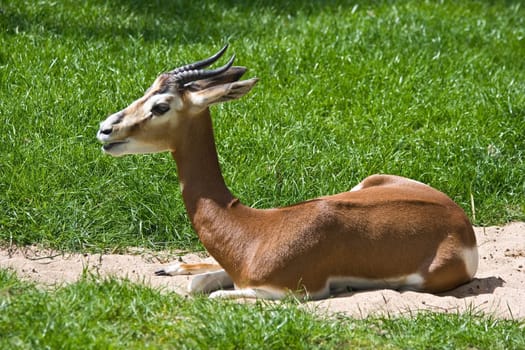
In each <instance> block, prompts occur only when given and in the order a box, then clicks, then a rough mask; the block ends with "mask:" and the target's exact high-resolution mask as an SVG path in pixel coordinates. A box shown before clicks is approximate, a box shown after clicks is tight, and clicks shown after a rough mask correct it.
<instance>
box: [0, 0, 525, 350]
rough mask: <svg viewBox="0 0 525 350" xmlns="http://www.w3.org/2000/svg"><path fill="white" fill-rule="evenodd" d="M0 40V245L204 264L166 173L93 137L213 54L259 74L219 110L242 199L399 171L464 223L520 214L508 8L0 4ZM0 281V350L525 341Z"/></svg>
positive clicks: (340, 186)
mask: <svg viewBox="0 0 525 350" xmlns="http://www.w3.org/2000/svg"><path fill="white" fill-rule="evenodd" d="M0 28H2V29H1V30H0V121H1V123H0V135H2V136H1V137H0V152H1V154H2V157H1V160H0V244H6V243H15V244H22V245H23V244H33V243H40V244H43V245H44V246H49V247H53V248H55V249H64V250H73V251H89V250H91V251H92V250H113V251H114V250H118V249H119V248H124V247H128V246H142V247H145V248H149V249H163V248H167V247H169V248H180V249H202V248H201V246H200V244H199V243H198V240H197V238H196V235H195V234H194V232H193V231H192V229H191V226H190V224H189V222H188V219H187V217H186V214H185V212H184V207H183V203H182V201H181V197H180V193H179V186H178V183H177V173H176V169H175V165H174V162H173V161H172V160H171V157H170V156H169V155H168V154H159V155H153V156H133V157H125V158H121V159H113V158H110V157H107V156H104V155H103V154H102V153H101V151H100V145H99V144H98V143H97V141H96V138H95V134H96V131H97V129H98V123H99V122H100V121H102V120H103V119H105V117H106V116H107V115H109V114H110V113H113V112H115V111H118V110H120V109H122V108H123V107H125V106H127V105H128V104H129V103H130V102H131V101H133V100H134V99H136V98H138V97H140V96H141V95H142V94H143V92H144V90H145V89H146V88H147V87H148V86H149V85H150V84H151V83H152V82H153V80H154V79H155V77H156V76H157V74H159V73H160V72H162V71H166V70H168V69H171V68H173V67H175V66H177V65H180V64H183V63H186V62H189V61H192V60H196V59H199V58H202V57H205V56H207V55H209V54H211V53H213V52H215V51H216V50H217V49H218V48H219V47H221V46H222V45H223V44H224V43H226V42H229V43H230V45H231V46H230V47H231V48H230V50H231V52H234V53H235V54H236V55H237V64H240V65H245V66H247V67H249V69H250V71H249V72H248V74H247V76H258V77H260V78H261V81H260V83H259V84H258V85H257V87H256V88H255V90H254V91H253V92H252V93H250V94H249V95H248V96H247V97H245V98H243V99H241V100H239V101H236V102H233V103H229V104H224V105H221V106H218V107H214V108H213V110H212V113H213V115H214V121H215V131H216V137H217V146H218V151H219V153H220V161H221V164H222V168H223V172H224V175H225V178H226V181H227V183H228V184H229V186H230V187H231V189H232V191H233V193H234V194H235V195H237V196H238V197H239V198H240V199H241V200H242V201H243V202H244V203H246V204H249V205H254V206H256V207H260V208H263V207H272V206H281V205H287V204H291V203H294V202H297V201H301V200H306V199H309V198H312V197H315V196H319V195H325V194H331V193H336V192H341V191H345V190H348V189H349V188H351V187H352V186H354V185H355V184H357V183H358V182H359V181H360V180H361V179H363V178H364V177H366V176H367V175H370V174H373V173H391V174H398V175H403V176H407V177H411V178H413V179H416V180H419V181H423V182H426V183H428V184H430V185H432V186H434V187H436V188H438V189H440V190H442V191H444V192H445V193H447V194H448V195H449V196H450V197H452V198H453V199H454V200H455V201H457V202H458V203H459V204H460V205H461V206H462V207H463V208H464V209H465V211H466V212H467V214H468V215H469V216H470V217H471V219H472V221H473V222H474V224H476V225H492V224H499V223H505V222H508V221H512V220H525V176H524V174H525V164H524V159H525V142H524V141H523V135H525V60H524V59H523V58H524V57H525V7H523V6H522V5H521V3H520V2H519V1H503V0H502V1H498V0H495V1H481V0H479V1H468V2H467V1H465V2H451V1H415V0H414V1H386V0H385V1H370V2H355V1H352V2H351V1H342V0H334V1H299V0H297V1H286V4H278V3H277V2H272V1H267V0H256V1H251V2H238V1H233V0H223V1H220V0H217V1H213V2H210V1H206V2H198V1H194V2H183V1H176V0H175V1H172V0H158V1H138V0H137V1H119V0H116V1H102V0H88V1H81V2H79V1H45V0H44V1H38V2H31V1H21V0H11V1H2V0H0ZM471 199H473V201H474V208H475V217H474V211H473V207H472V205H471ZM0 276H1V278H2V279H1V281H2V282H1V283H2V284H1V287H0V308H1V310H0V332H1V333H0V343H1V344H0V348H10V347H14V348H46V347H50V348H79V347H82V348H86V347H87V348H89V347H92V348H111V347H113V348H124V347H128V348H129V347H131V348H140V347H151V348H158V347H175V348H183V347H187V348H194V347H197V348H198V347H201V348H205V347H207V346H209V345H210V344H213V345H215V346H216V347H217V348H241V347H242V348H249V347H250V346H253V347H255V348H260V347H262V346H265V347H274V348H279V347H281V345H283V344H292V347H294V346H295V347H297V348H308V347H319V348H323V347H324V348H338V347H339V348H356V347H364V348H366V347H370V348H377V347H381V348H393V349H395V348H451V349H452V348H454V349H455V348H479V349H485V348H487V349H488V348H490V349H498V348H523V347H525V344H524V340H523V324H522V323H518V322H511V321H509V322H507V321H497V320H494V319H492V318H490V317H478V316H477V315H475V314H465V315H440V314H421V315H417V316H413V317H409V318H400V319H397V318H383V319H377V318H371V319H367V320H364V321H356V320H351V319H347V318H341V319H334V318H320V317H316V316H313V315H312V314H311V313H310V312H305V311H301V310H302V309H300V308H297V305H295V304H293V303H284V304H282V305H279V304H277V305H275V304H265V303H256V304H255V305H238V304H235V303H222V302H221V303H219V302H216V301H208V300H205V299H200V298H197V299H194V300H191V301H186V300H184V299H182V298H180V297H178V296H176V295H172V294H160V293H158V292H157V291H154V290H150V289H147V288H144V287H140V286H137V285H133V284H131V283H128V282H126V281H93V280H90V279H89V278H87V279H85V280H82V281H80V282H79V283H75V284H72V285H70V286H67V287H61V288H56V289H52V290H40V289H38V288H36V287H35V286H32V285H28V284H26V283H22V282H20V281H19V280H17V279H16V278H15V277H13V276H11V275H9V274H6V273H5V271H1V270H0ZM252 344H253V345H252ZM81 345H82V346H81ZM84 345H85V346H84Z"/></svg>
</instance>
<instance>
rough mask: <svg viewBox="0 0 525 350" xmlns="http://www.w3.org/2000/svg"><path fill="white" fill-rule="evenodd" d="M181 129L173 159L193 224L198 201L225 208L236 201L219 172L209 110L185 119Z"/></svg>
mask: <svg viewBox="0 0 525 350" xmlns="http://www.w3.org/2000/svg"><path fill="white" fill-rule="evenodd" d="M181 127H182V128H181V129H182V130H181V131H182V133H184V135H183V137H177V140H175V143H176V144H175V151H174V152H172V156H173V158H174V159H175V162H176V163H177V169H178V176H179V182H180V186H181V190H182V197H183V200H184V204H185V206H186V210H187V211H188V215H189V216H190V219H191V220H192V222H193V223H195V222H194V217H195V213H196V211H197V209H198V206H199V203H200V202H201V201H211V202H212V203H214V204H215V205H217V206H218V207H222V208H225V207H228V206H229V205H231V204H232V203H234V202H235V201H236V199H235V198H234V197H233V195H232V194H231V193H230V191H229V190H228V188H227V187H226V184H225V182H224V178H223V176H222V173H221V170H220V166H219V160H218V157H217V150H216V148H215V140H214V137H213V128H212V121H211V117H210V111H209V109H208V108H206V109H205V110H204V111H203V112H201V115H197V116H194V117H192V118H188V120H185V121H184V125H181Z"/></svg>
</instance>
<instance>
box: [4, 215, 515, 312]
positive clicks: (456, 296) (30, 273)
mask: <svg viewBox="0 0 525 350" xmlns="http://www.w3.org/2000/svg"><path fill="white" fill-rule="evenodd" d="M475 230H476V236H477V239H478V245H479V253H480V264H479V269H478V273H477V274H476V278H475V279H474V280H473V281H472V282H470V283H468V284H466V285H463V286H461V287H459V288H457V289H455V290H452V291H450V292H447V293H444V294H441V295H433V294H427V293H416V292H398V291H394V290H374V291H361V292H352V293H346V294H339V295H335V296H333V297H332V298H329V299H325V300H321V301H312V302H308V303H305V306H306V307H308V308H309V307H311V308H312V309H313V310H317V311H323V312H325V311H328V312H342V313H345V314H348V315H351V316H353V317H366V316H368V315H372V314H375V315H377V314H383V315H384V314H389V315H400V314H414V313H415V312H418V311H421V310H430V311H437V312H448V313H455V312H462V311H465V310H473V311H474V312H483V313H485V314H490V315H493V316H495V317H498V318H507V319H522V320H523V319H525V223H523V222H518V223H511V224H508V225H506V226H503V227H478V228H475ZM176 260H181V261H184V262H199V261H203V260H206V261H212V260H211V258H208V257H205V256H203V255H198V254H186V255H182V256H178V255H177V254H176V253H167V252H148V251H141V250H139V249H137V250H133V251H131V254H129V255H114V254H94V255H90V254H66V253H60V252H53V251H49V250H43V249H39V248H37V247H25V248H20V249H13V248H11V249H9V248H4V249H2V250H0V268H7V269H12V270H14V271H16V272H17V274H18V276H20V277H21V278H23V279H29V280H32V281H36V282H38V283H41V284H43V285H48V286H53V285H60V284H63V283H70V282H74V281H76V280H78V278H79V277H80V276H81V275H82V273H83V271H86V270H88V271H90V272H92V273H95V274H99V275H101V276H116V277H125V278H128V279H130V280H132V281H136V282H139V283H145V284H146V285H149V286H152V287H156V288H161V289H162V290H164V291H171V292H176V293H180V294H186V286H187V284H188V282H189V280H190V278H191V277H190V276H175V277H165V276H155V275H154V271H155V270H157V269H159V268H161V267H162V266H164V264H167V263H169V262H172V261H176Z"/></svg>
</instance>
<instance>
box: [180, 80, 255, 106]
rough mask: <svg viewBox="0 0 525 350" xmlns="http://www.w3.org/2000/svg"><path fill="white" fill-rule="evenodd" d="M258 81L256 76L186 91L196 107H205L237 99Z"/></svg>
mask: <svg viewBox="0 0 525 350" xmlns="http://www.w3.org/2000/svg"><path fill="white" fill-rule="evenodd" d="M257 81H259V79H258V78H252V79H248V80H242V81H236V82H234V83H230V84H222V85H216V86H212V87H209V88H207V89H203V90H199V91H187V94H188V99H189V100H190V101H191V104H192V105H193V106H194V107H197V108H206V107H208V106H209V105H212V104H214V103H220V102H226V101H230V100H235V99H238V98H240V97H242V96H244V95H246V94H247V93H248V92H249V91H250V90H251V89H252V87H253V86H254V85H255V84H256V83H257Z"/></svg>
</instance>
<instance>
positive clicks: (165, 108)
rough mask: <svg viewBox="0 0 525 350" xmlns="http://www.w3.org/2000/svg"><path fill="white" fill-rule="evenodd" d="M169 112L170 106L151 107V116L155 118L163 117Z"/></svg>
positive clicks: (160, 104) (162, 104)
mask: <svg viewBox="0 0 525 350" xmlns="http://www.w3.org/2000/svg"><path fill="white" fill-rule="evenodd" d="M169 110H170V105H169V104H167V103H159V104H157V105H154V106H153V107H151V113H153V115H154V116H156V117H158V116H161V115H163V114H164V113H166V112H167V111H169Z"/></svg>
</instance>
